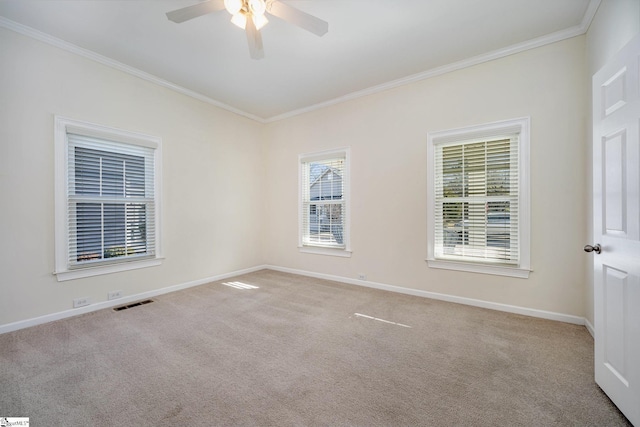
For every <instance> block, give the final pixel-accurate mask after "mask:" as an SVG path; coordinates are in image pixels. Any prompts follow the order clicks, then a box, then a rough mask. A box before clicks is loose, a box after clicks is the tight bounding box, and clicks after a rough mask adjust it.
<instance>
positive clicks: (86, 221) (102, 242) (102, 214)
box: [67, 133, 156, 268]
mask: <svg viewBox="0 0 640 427" xmlns="http://www.w3.org/2000/svg"><path fill="white" fill-rule="evenodd" d="M67 139H68V151H67V154H68V159H67V164H68V168H67V220H68V230H69V239H68V265H69V268H74V267H81V266H87V265H93V264H102V263H110V262H114V261H123V260H129V259H131V260H133V259H140V258H145V257H152V256H154V255H155V251H156V238H155V236H156V230H155V224H156V221H155V215H156V212H155V206H156V205H155V188H154V182H155V181H154V170H155V168H154V149H153V148H148V147H144V146H141V145H133V144H125V143H120V142H113V141H107V140H104V139H100V138H94V137H89V136H84V135H79V134H73V133H68V134H67Z"/></svg>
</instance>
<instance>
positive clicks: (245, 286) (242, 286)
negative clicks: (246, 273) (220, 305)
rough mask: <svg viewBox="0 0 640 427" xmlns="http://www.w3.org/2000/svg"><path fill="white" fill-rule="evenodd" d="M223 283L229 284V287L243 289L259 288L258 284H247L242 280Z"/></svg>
mask: <svg viewBox="0 0 640 427" xmlns="http://www.w3.org/2000/svg"><path fill="white" fill-rule="evenodd" d="M223 285H225V286H229V287H231V288H236V289H244V290H250V289H259V286H254V285H248V284H246V283H242V282H225V283H223Z"/></svg>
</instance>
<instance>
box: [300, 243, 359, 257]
mask: <svg viewBox="0 0 640 427" xmlns="http://www.w3.org/2000/svg"><path fill="white" fill-rule="evenodd" d="M298 251H299V252H300V253H304V254H315V255H328V256H337V257H343V258H350V257H351V251H350V250H347V249H335V248H321V247H318V246H298Z"/></svg>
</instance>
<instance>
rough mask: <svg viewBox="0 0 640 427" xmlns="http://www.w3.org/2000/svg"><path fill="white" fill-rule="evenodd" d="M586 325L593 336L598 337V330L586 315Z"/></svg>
mask: <svg viewBox="0 0 640 427" xmlns="http://www.w3.org/2000/svg"><path fill="white" fill-rule="evenodd" d="M584 326H585V328H587V331H589V333H590V334H591V336H592V337H593V338H595V337H596V330H595V329H593V325H592V324H591V322H589V320H588V319H587V318H586V317H585V318H584Z"/></svg>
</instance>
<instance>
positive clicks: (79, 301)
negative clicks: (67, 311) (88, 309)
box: [73, 297, 91, 308]
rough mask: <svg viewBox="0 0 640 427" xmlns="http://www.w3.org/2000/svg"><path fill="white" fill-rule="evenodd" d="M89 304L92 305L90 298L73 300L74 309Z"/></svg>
mask: <svg viewBox="0 0 640 427" xmlns="http://www.w3.org/2000/svg"><path fill="white" fill-rule="evenodd" d="M89 304H91V298H89V297H82V298H76V299H74V300H73V308H78V307H84V306H85V305H89Z"/></svg>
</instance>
